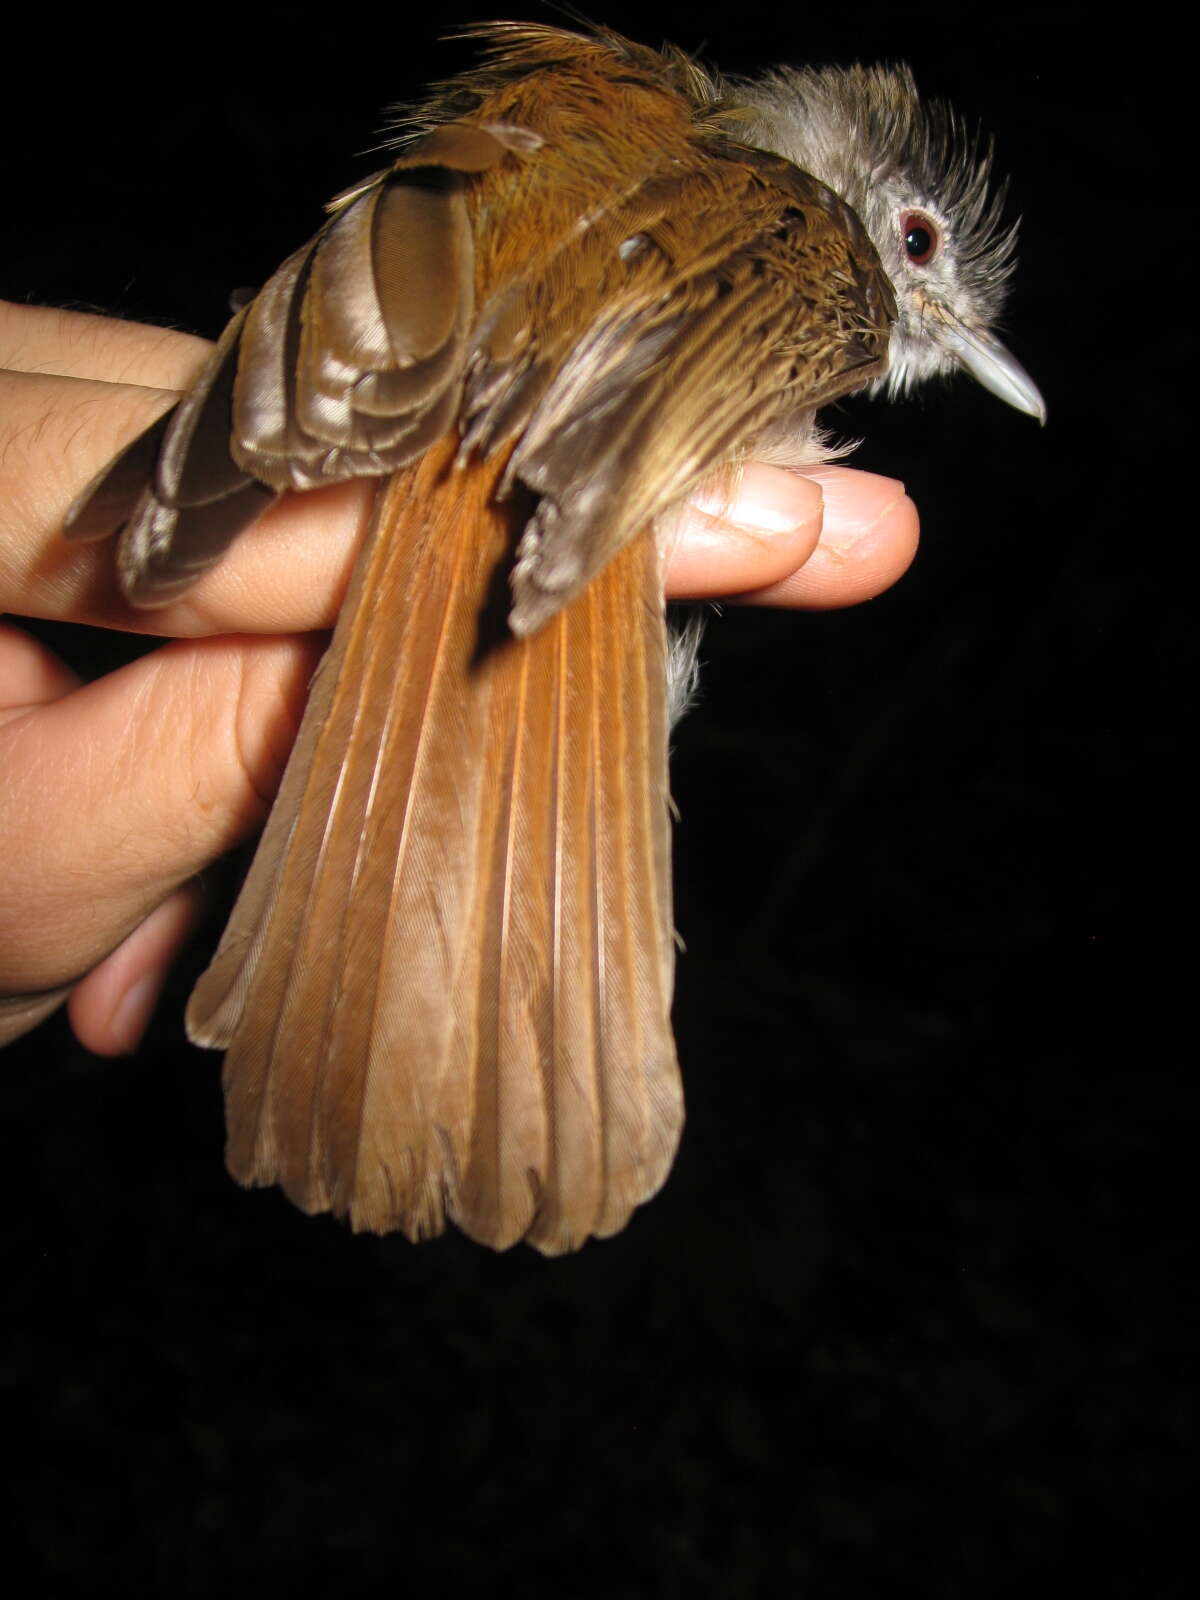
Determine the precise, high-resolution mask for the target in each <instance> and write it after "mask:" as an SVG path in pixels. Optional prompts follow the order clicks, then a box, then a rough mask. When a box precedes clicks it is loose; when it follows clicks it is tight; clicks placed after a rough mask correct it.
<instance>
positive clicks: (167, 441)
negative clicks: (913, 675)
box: [69, 23, 1041, 1254]
mask: <svg viewBox="0 0 1200 1600" xmlns="http://www.w3.org/2000/svg"><path fill="white" fill-rule="evenodd" d="M479 32H480V33H481V36H482V37H483V39H484V41H485V58H484V61H483V64H482V65H481V66H479V67H478V68H476V69H475V70H473V71H471V72H468V73H466V74H465V75H463V76H462V77H460V78H457V79H455V80H454V81H452V82H451V83H449V84H447V85H444V86H443V87H441V88H440V89H439V90H437V91H436V92H435V93H434V94H433V96H432V97H431V99H430V100H429V102H428V103H427V104H426V105H425V106H424V107H423V109H422V110H421V111H420V112H418V113H417V114H416V115H415V116H414V117H413V118H412V120H411V122H410V123H409V124H407V125H406V128H405V130H404V133H403V136H402V138H401V139H400V141H399V148H398V154H397V156H396V159H395V160H394V162H393V163H392V165H391V166H390V167H388V168H387V170H386V171H384V172H381V173H379V174H377V175H376V176H374V177H372V178H369V179H367V180H365V181H364V182H362V183H360V184H358V185H357V186H356V187H355V188H353V189H351V190H348V191H347V192H346V193H345V194H342V195H340V196H339V197H338V198H337V199H336V200H334V201H333V202H332V204H331V205H330V207H329V211H330V216H329V220H328V221H327V222H326V223H325V225H324V227H323V228H322V229H321V230H320V232H319V233H318V234H317V235H316V237H315V238H314V239H313V240H311V241H310V242H309V243H308V244H306V245H305V246H304V247H303V248H302V249H301V250H299V251H298V252H297V253H296V254H295V255H293V256H292V257H290V258H289V259H288V260H287V261H286V262H285V263H284V264H283V266H282V267H281V268H280V269H279V271H278V272H277V273H276V274H275V276H274V277H273V278H272V279H271V280H270V282H269V283H268V284H267V285H266V287H265V288H264V289H263V290H262V291H261V292H260V293H259V294H258V295H257V296H256V297H255V298H254V300H253V301H252V302H251V303H250V304H249V305H248V306H247V307H245V308H244V309H243V310H241V311H239V312H238V314H237V315H236V316H235V317H234V319H233V321H232V322H231V323H230V324H229V327H228V328H227V330H226V332H225V334H224V336H223V337H222V339H221V341H220V344H219V345H218V347H217V350H216V352H215V353H214V355H213V358H212V361H211V363H210V365H209V367H208V369H207V371H206V373H205V375H204V376H203V378H202V379H201V381H200V382H199V383H198V385H197V386H196V388H195V389H194V390H193V391H192V393H190V394H189V395H188V396H187V397H186V398H185V399H184V400H182V401H181V402H180V404H179V405H178V406H177V408H176V409H175V411H174V412H173V413H172V415H171V416H170V417H169V418H167V419H164V421H163V422H162V423H160V424H159V425H157V426H156V427H155V428H154V429H152V430H151V431H150V432H149V433H148V434H147V435H145V436H144V437H143V438H142V439H141V440H139V441H138V442H137V443H136V444H135V445H133V446H131V447H130V449H129V451H127V452H126V454H125V455H124V456H123V457H122V458H121V459H120V460H118V461H117V462H116V463H114V465H113V466H112V467H111V468H110V469H109V471H108V473H107V474H106V475H105V476H104V477H103V478H102V479H101V480H100V481H99V483H98V484H97V485H95V486H94V487H93V489H92V490H91V491H90V493H89V495H88V496H87V497H85V498H84V499H83V500H82V501H81V503H80V506H79V508H78V509H77V511H76V512H75V513H74V514H73V518H72V523H71V527H70V530H69V531H70V533H71V535H72V536H73V537H76V538H96V537H101V536H103V535H105V534H108V533H110V532H112V531H114V530H115V529H116V528H117V527H118V526H123V533H122V537H121V541H120V546H119V556H118V560H119V568H120V574H121V580H122V583H123V586H124V590H125V593H126V594H127V596H128V597H129V599H130V600H131V601H132V602H133V603H134V604H135V605H139V606H155V605H161V604H164V603H165V602H167V601H169V600H172V599H174V598H175V597H176V596H177V595H178V594H179V593H180V592H181V591H182V590H184V589H186V588H187V587H188V585H190V584H191V583H193V582H194V581H195V580H196V578H197V577H199V576H200V574H201V573H203V572H205V571H206V570H207V569H208V568H209V567H211V566H212V565H213V563H214V562H216V561H218V560H219V559H220V557H221V555H222V554H223V552H224V551H225V549H226V548H227V546H228V545H229V543H230V541H231V540H232V539H233V538H234V536H235V535H236V534H237V533H238V532H240V531H241V530H242V529H243V528H244V527H245V526H247V525H248V524H249V523H251V522H253V521H254V519H255V518H256V517H258V516H259V515H260V514H261V512H262V511H263V510H264V509H265V508H266V506H267V505H268V504H269V503H270V502H271V501H272V500H273V499H274V498H275V497H276V496H277V495H278V494H280V493H283V492H284V491H286V490H289V489H296V490H305V489H310V488H313V487H315V486H317V485H321V484H327V483H330V482H333V481H337V480H339V479H344V478H349V477H356V476H364V475H365V476H371V477H377V478H379V479H380V485H379V491H378V499H377V505H376V510H375V515H374V519H373V526H372V531H371V534H370V537H369V538H368V540H367V542H366V544H365V546H364V548H363V550H362V553H361V555H360V557H359V560H358V565H357V569H356V572H355V576H354V579H353V581H352V584H351V588H350V592H349V595H348V597H347V600H346V603H345V605H344V607H343V609H342V612H341V617H340V620H339V622H338V625H337V630H336V632H335V634H334V638H333V642H332V644H331V646H330V648H329V651H328V654H327V655H326V657H325V659H324V661H323V663H322V665H321V667H320V669H319V671H318V672H317V674H316V677H315V679H314V681H313V685H312V690H311V695H310V699H309V704H308V709H307V712H306V714H305V717H304V722H303V725H302V727H301V730H300V733H299V736H298V738H297V741H296V746H295V749H294V751H293V753H292V757H291V761H290V763H289V765H288V768H287V772H286V774H285V776H284V779H283V783H282V787H281V789H280V792H279V795H278V798H277V800H276V802H275V806H274V810H273V811H272V813H271V817H270V820H269V822H268V824H267V827H266V831H265V833H264V835H263V838H262V841H261V843H260V845H259V848H258V853H257V856H256V857H255V860H254V864H253V866H252V868H251V870H250V873H249V876H248V878H247V880H246V883H245V886H244V888H243V890H242V893H241V896H240V898H239V900H238V902H237V905H236V907H235V908H234V911H233V915H232V917H231V919H230V922H229V926H228V928H227V929H226V932H225V935H224V937H223V939H222V940H221V944H220V947H219V949H218V951H217V954H216V956H215V958H214V960H213V963H212V965H211V966H210V968H209V969H208V971H207V972H206V973H205V975H204V976H203V977H202V978H201V980H200V982H199V983H198V984H197V986H196V990H195V992H194V994H193V996H192V999H191V1003H190V1005H189V1007H188V1029H189V1032H190V1034H191V1037H192V1038H193V1039H194V1040H196V1041H197V1042H198V1043H200V1044H204V1045H209V1046H212V1047H214V1048H219V1049H224V1050H225V1051H226V1058H225V1073H224V1081H225V1094H226V1107H227V1115H228V1127H229V1146H228V1159H229V1166H230V1169H231V1171H232V1172H233V1174H234V1175H235V1176H236V1177H237V1178H238V1179H239V1180H241V1181H242V1182H243V1183H253V1184H267V1183H278V1184H280V1185H282V1187H283V1188H284V1190H285V1191H286V1192H287V1194H288V1195H289V1196H290V1197H291V1198H292V1199H293V1200H294V1201H295V1202H296V1203H297V1204H298V1205H299V1206H301V1207H303V1208H304V1209H305V1210H306V1211H323V1210H332V1211H334V1212H336V1213H338V1214H339V1215H344V1216H348V1217H349V1219H350V1221H351V1224H352V1225H353V1226H354V1227H355V1228H362V1229H373V1230H376V1231H380V1232H385V1231H388V1230H391V1229H397V1228H398V1229H401V1230H403V1232H404V1233H406V1234H407V1235H408V1236H409V1237H410V1238H412V1239H417V1238H421V1237H423V1236H426V1235H429V1234H433V1233H437V1232H439V1231H440V1230H441V1229H442V1227H443V1226H444V1223H445V1219H446V1218H447V1217H449V1218H450V1219H451V1220H453V1221H454V1222H455V1223H457V1224H458V1226H459V1227H460V1228H462V1229H463V1230H464V1231H465V1232H466V1233H468V1234H469V1235H470V1236H471V1237H472V1238H474V1239H478V1240H481V1241H483V1242H484V1243H486V1244H489V1245H492V1246H494V1247H496V1248H498V1249H503V1248H505V1247H507V1246H509V1245H511V1244H513V1243H515V1242H516V1241H517V1240H520V1239H526V1240H528V1241H529V1242H530V1243H531V1244H533V1245H535V1246H536V1247H537V1248H538V1249H539V1250H542V1251H544V1252H546V1253H548V1254H554V1253H557V1252H560V1251H565V1250H570V1249H573V1248H575V1247H577V1246H579V1245H580V1244H581V1243H582V1242H583V1241H584V1240H585V1239H586V1238H587V1237H588V1236H589V1235H591V1234H597V1235H606V1234H611V1233H614V1232H616V1231H617V1230H618V1229H619V1228H621V1227H622V1226H623V1225H624V1224H625V1223H626V1221H627V1220H628V1218H629V1215H630V1213H631V1211H632V1210H633V1208H634V1207H635V1206H636V1205H638V1204H639V1203H640V1202H642V1201H643V1200H646V1199H647V1198H648V1197H649V1196H650V1195H652V1194H653V1193H654V1192H655V1191H656V1190H657V1189H658V1187H659V1186H660V1184H661V1183H662V1182H663V1180H664V1178H665V1177H666V1174H667V1171H668V1169H669V1167H670V1165H671V1161H672V1159H673V1157H674V1153H675V1149H676V1145H677V1143H678V1140H679V1134H680V1129H681V1126H682V1121H683V1099H682V1094H681V1089H680V1081H679V1071H678V1066H677V1063H676V1057H675V1046H674V1041H673V1038H672V1033H671V1024H670V1006H671V990H672V976H673V953H674V942H673V941H674V932H673V927H672V919H671V886H670V877H669V857H670V838H669V818H668V809H669V801H668V788H667V732H668V725H669V711H668V657H669V650H668V640H667V633H666V627H665V622H664V612H663V592H662V580H661V576H660V558H661V553H662V552H661V543H662V535H661V529H662V528H663V526H664V522H665V514H666V513H667V512H669V510H670V509H671V508H672V507H673V506H674V505H676V504H677V503H678V502H679V500H680V499H681V497H682V496H684V495H685V494H686V493H687V492H688V491H689V490H690V489H691V488H692V487H693V486H695V485H696V484H697V482H698V481H699V480H700V479H702V478H704V477H705V476H706V475H708V474H711V473H712V472H713V471H714V470H715V469H717V468H720V467H722V466H727V465H730V464H736V463H737V462H738V461H740V460H743V459H745V458H746V457H747V456H748V455H749V454H750V452H751V451H752V450H753V451H756V452H758V453H760V454H761V453H769V454H770V455H771V457H772V458H773V459H775V460H777V461H783V462H791V463H795V464H805V463H809V462H811V461H814V460H816V459H819V458H820V455H821V442H820V438H819V435H818V434H817V431H816V428H815V424H814V420H813V419H814V414H815V412H816V410H817V408H818V407H819V406H820V405H822V404H824V403H825V402H826V401H830V400H833V399H835V398H836V397H837V396H839V395H842V394H845V393H847V392H848V391H850V390H853V389H857V388H860V387H862V386H863V385H864V384H868V383H871V382H876V383H882V384H886V385H887V386H888V387H889V388H891V389H896V390H899V389H903V388H905V387H907V386H908V385H909V384H910V383H911V382H913V381H915V380H917V379H920V378H924V377H927V376H929V375H931V374H933V373H935V372H942V371H947V370H949V369H951V368H954V367H956V366H965V367H966V368H967V369H968V370H969V371H971V372H972V373H974V375H975V376H976V377H977V378H979V379H980V380H981V381H982V382H984V383H985V384H987V385H988V386H989V387H991V388H993V389H995V390H996V392H997V393H999V394H1000V395H1001V396H1002V397H1003V398H1004V399H1006V400H1008V401H1010V402H1011V403H1013V404H1015V405H1018V406H1020V407H1021V408H1022V409H1024V410H1027V411H1031V412H1033V413H1034V414H1035V415H1040V414H1041V401H1040V399H1039V397H1038V395H1037V391H1036V390H1035V389H1034V387H1033V385H1032V384H1031V383H1030V381H1029V379H1028V378H1027V377H1026V376H1025V374H1024V373H1023V372H1022V370H1021V369H1020V367H1019V366H1018V365H1017V364H1016V362H1015V361H1013V359H1012V357H1011V356H1009V355H1008V353H1007V352H1006V351H1005V349H1004V348H1003V346H1002V345H1000V344H999V343H998V342H997V341H996V340H995V338H994V336H993V335H992V333H991V332H990V328H991V325H992V323H993V321H994V318H995V315H996V312H997V310H998V309H999V305H1000V300H1001V295H1002V290H1003V285H1004V280H1005V278H1006V276H1007V274H1008V272H1009V268H1010V260H1011V252H1012V244H1013V239H1012V234H1011V233H1004V232H1001V231H1000V229H999V222H998V210H999V207H998V203H996V202H994V201H993V200H992V199H991V198H990V197H989V192H988V162H987V160H986V159H983V158H981V157H980V156H979V155H978V154H977V153H976V152H975V151H974V150H972V149H971V148H970V147H969V145H964V143H963V142H962V138H961V132H960V129H959V126H958V124H957V123H956V122H955V121H954V119H953V118H952V117H951V116H950V115H949V114H948V113H945V112H944V111H941V110H938V109H936V108H935V109H934V110H933V111H926V110H924V109H923V108H922V107H921V105H920V104H919V102H918V100H917V97H916V92H915V89H914V87H913V84H912V80H911V78H910V76H909V75H908V73H907V72H906V71H904V70H896V71H891V70H884V69H878V68H876V69H861V68H854V69H852V70H850V71H833V70H831V71H824V72H808V71H806V72H795V73H793V72H780V73H776V74H774V75H772V76H770V77H768V78H767V79H765V80H764V81H763V82H761V83H756V84H744V83H739V84H735V85H724V84H722V83H721V82H720V81H718V80H717V79H715V78H713V77H711V76H709V75H708V74H707V73H705V72H703V71H702V70H701V69H700V68H699V67H697V66H696V65H695V64H694V63H693V62H692V61H690V60H689V59H688V58H687V57H685V56H684V55H682V54H680V53H678V52H675V51H671V50H666V51H664V52H662V53H659V52H656V51H652V50H649V49H645V48H642V47H640V46H638V45H635V44H631V43H629V42H628V41H626V40H624V39H622V38H620V37H618V36H617V35H615V34H612V33H609V32H607V31H604V30H598V31H596V32H595V33H593V34H590V35H587V36H581V35H577V34H573V33H568V32H564V31H561V30H558V29H554V28H548V27H534V26H524V25H518V24H507V23H506V24H498V25H495V26H493V27H490V28H488V29H484V30H479ZM767 152H773V153H767ZM685 654H686V653H685ZM688 670H689V668H688V664H687V662H686V659H684V660H683V662H682V664H681V665H680V666H679V668H678V671H677V677H678V678H680V679H686V677H687V675H688Z"/></svg>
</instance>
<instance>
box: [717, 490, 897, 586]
mask: <svg viewBox="0 0 1200 1600" xmlns="http://www.w3.org/2000/svg"><path fill="white" fill-rule="evenodd" d="M813 477H814V478H816V479H817V480H818V481H819V482H820V484H821V487H822V490H823V492H824V496H825V521H824V527H823V530H822V533H821V538H820V540H819V542H818V544H817V545H816V547H815V549H814V550H813V552H812V554H811V556H810V558H809V559H808V561H806V562H805V564H804V565H803V566H802V567H800V568H799V569H798V570H797V571H795V572H792V573H790V574H788V575H787V576H786V577H785V578H784V579H783V580H782V581H781V582H779V583H777V584H773V585H770V586H767V587H765V588H763V589H761V590H757V591H752V592H750V593H747V594H742V595H739V596H738V597H737V599H738V601H739V602H740V603H742V604H747V605H765V606H782V607H792V608H796V609H807V610H834V609H837V608H839V607H842V606H852V605H857V604H859V603H860V602H861V601H864V600H871V599H873V598H874V597H875V596H876V595H879V594H882V593H883V591H884V590H885V589H888V588H890V587H891V586H892V584H894V583H896V582H897V581H898V580H899V579H900V578H901V577H903V575H904V574H905V572H907V571H908V569H909V567H910V566H911V565H912V563H913V560H914V558H915V556H916V553H917V548H918V545H919V542H920V517H919V515H918V512H917V508H916V505H915V504H914V503H913V501H912V500H911V499H910V498H909V496H908V494H907V493H906V492H905V488H904V485H903V484H902V483H900V482H899V481H898V480H897V479H894V478H886V477H881V476H880V475H879V474H877V473H867V472H859V471H857V470H851V469H849V468H845V467H826V468H820V469H818V470H817V471H815V472H814V473H813Z"/></svg>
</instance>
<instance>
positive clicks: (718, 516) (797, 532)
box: [665, 461, 823, 600]
mask: <svg viewBox="0 0 1200 1600" xmlns="http://www.w3.org/2000/svg"><path fill="white" fill-rule="evenodd" d="M822 512H823V501H822V496H821V490H820V487H819V486H818V485H817V484H815V483H813V482H812V481H811V479H809V478H806V477H802V476H800V475H799V474H798V473H795V472H785V471H783V470H782V469H780V468H779V467H769V466H766V465H765V464H764V463H762V462H758V461H751V462H748V463H747V464H746V466H744V467H743V468H742V469H741V470H740V471H739V472H737V473H736V474H733V475H732V476H731V477H730V479H729V480H728V481H727V482H717V483H714V484H713V485H706V486H704V487H703V488H702V489H700V490H699V491H698V492H697V493H696V494H694V495H692V496H691V498H690V499H689V500H688V502H687V504H686V505H685V506H684V507H683V508H682V510H681V511H680V512H679V513H678V515H677V518H676V520H675V525H674V527H673V528H672V530H671V536H670V542H669V546H668V559H667V565H666V572H665V581H666V587H667V594H668V596H669V598H671V599H673V600H701V599H711V598H715V597H717V596H719V595H728V594H737V593H740V592H741V591H743V590H745V589H757V588H765V587H767V586H769V585H771V584H775V583H779V582H782V581H783V580H784V579H785V578H787V577H788V576H789V575H790V574H791V573H793V572H794V571H795V570H796V568H797V567H799V566H800V565H801V564H802V563H803V562H805V561H807V560H808V559H809V557H810V556H811V555H812V553H813V550H814V549H815V547H816V543H817V540H818V539H819V538H820V535H821V519H822Z"/></svg>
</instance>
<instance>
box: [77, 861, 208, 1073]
mask: <svg viewBox="0 0 1200 1600" xmlns="http://www.w3.org/2000/svg"><path fill="white" fill-rule="evenodd" d="M202 906H203V894H202V892H201V889H200V886H199V884H198V883H196V882H194V881H193V882H191V883H187V884H184V885H183V887H182V888H179V889H176V890H175V892H174V894H172V895H169V896H168V897H167V899H166V900H164V901H163V902H162V904H161V905H158V906H155V908H154V910H153V911H151V913H150V914H149V916H148V917H147V918H146V919H145V921H144V922H142V923H140V924H139V925H138V927H136V928H135V929H134V930H133V932H132V933H131V934H130V935H129V936H128V938H126V939H124V940H123V941H122V942H121V943H120V944H119V945H118V946H117V948H116V949H115V950H114V951H113V952H112V954H111V955H108V956H106V957H105V958H104V960H103V961H101V962H100V964H99V966H96V967H93V968H92V970H91V972H89V973H88V974H87V976H86V977H85V978H83V979H81V980H80V982H79V983H77V984H76V985H75V988H74V990H73V991H72V994H71V998H70V1000H69V1001H68V1002H67V1014H68V1016H69V1017H70V1019H71V1027H72V1029H73V1030H74V1033H75V1037H76V1038H77V1039H78V1040H79V1042H80V1044H81V1045H83V1046H84V1048H85V1049H88V1050H91V1051H93V1052H94V1053H95V1054H96V1055H98V1056H119V1055H128V1054H129V1053H130V1052H131V1051H133V1050H135V1049H136V1048H137V1046H138V1044H139V1043H140V1042H141V1038H142V1035H143V1034H144V1033H145V1031H146V1028H147V1027H148V1025H149V1022H150V1018H151V1016H152V1015H153V1012H154V1007H155V1005H156V1003H157V1001H158V997H159V995H160V994H161V993H162V988H163V985H164V983H165V982H166V981H167V975H168V973H169V972H170V969H171V965H172V963H173V962H174V960H175V957H176V956H177V955H178V954H179V951H180V949H181V948H182V946H183V944H184V943H185V941H186V939H187V937H188V935H189V934H190V933H191V931H192V928H193V927H194V926H195V924H196V921H197V919H198V917H199V915H200V911H201V908H202Z"/></svg>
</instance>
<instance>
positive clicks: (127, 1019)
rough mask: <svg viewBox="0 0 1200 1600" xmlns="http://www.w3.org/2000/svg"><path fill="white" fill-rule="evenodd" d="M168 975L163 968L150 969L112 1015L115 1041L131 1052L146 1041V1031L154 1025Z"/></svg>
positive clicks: (127, 1052)
mask: <svg viewBox="0 0 1200 1600" xmlns="http://www.w3.org/2000/svg"><path fill="white" fill-rule="evenodd" d="M165 978H166V974H165V973H162V972H149V973H146V975H145V976H144V977H141V978H139V979H138V980H137V982H136V983H134V984H131V985H130V987H129V988H128V989H127V990H126V991H125V993H124V995H123V996H122V997H121V999H120V1001H119V1002H118V1003H117V1005H116V1007H115V1008H114V1010H113V1014H112V1016H111V1017H110V1018H109V1024H108V1025H109V1027H110V1028H111V1029H112V1036H113V1043H114V1044H115V1045H116V1046H117V1048H118V1049H120V1050H123V1051H124V1052H125V1053H126V1054H127V1055H130V1054H132V1053H133V1051H134V1050H136V1049H137V1047H138V1045H139V1044H141V1042H142V1035H143V1034H144V1033H145V1031H146V1029H147V1028H148V1027H149V1025H150V1018H151V1017H152V1016H153V1015H154V1007H155V1006H156V1005H157V1003H158V997H159V994H160V993H161V991H162V986H163V983H164V981H165Z"/></svg>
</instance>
